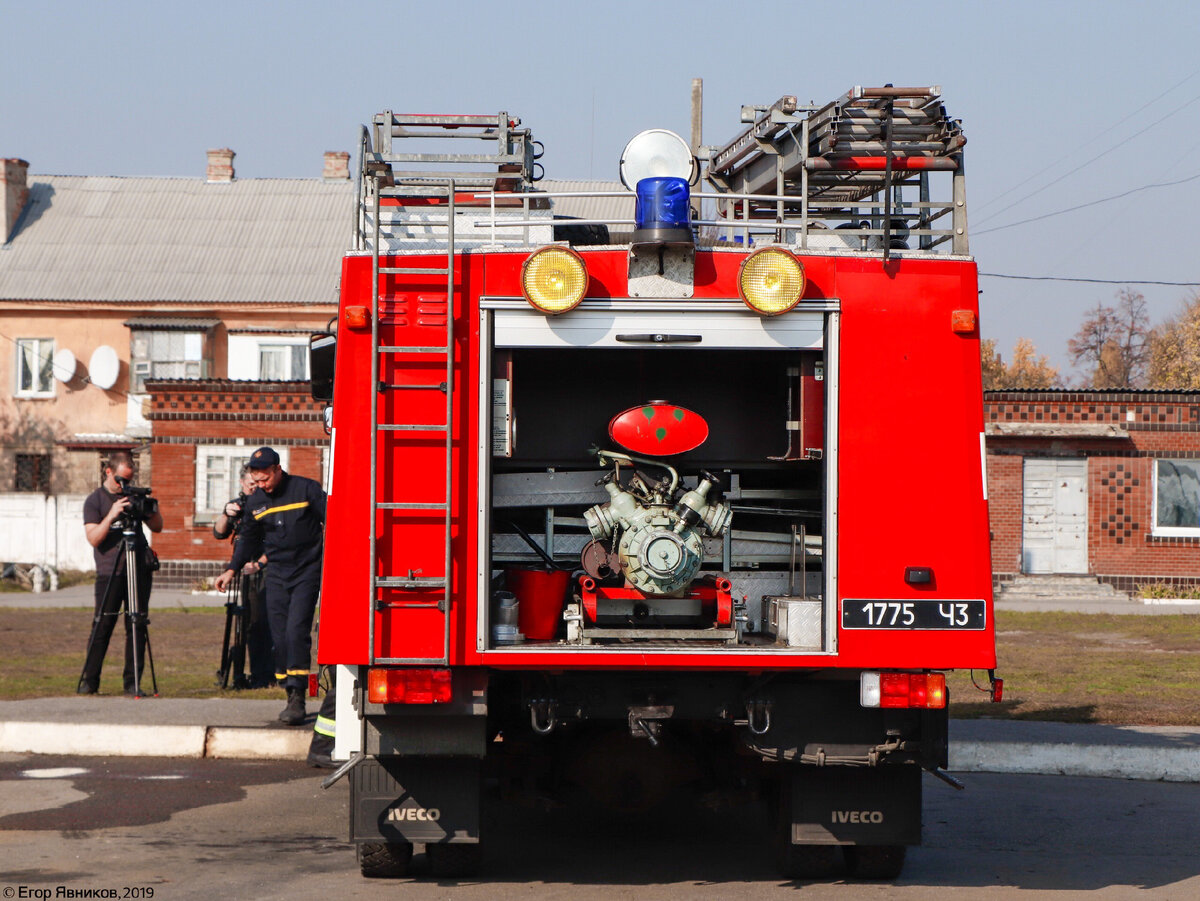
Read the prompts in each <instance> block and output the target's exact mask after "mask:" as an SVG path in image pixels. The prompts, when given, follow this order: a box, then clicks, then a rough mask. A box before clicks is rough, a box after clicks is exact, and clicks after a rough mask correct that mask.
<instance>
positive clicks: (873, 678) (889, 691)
mask: <svg viewBox="0 0 1200 901" xmlns="http://www.w3.org/2000/svg"><path fill="white" fill-rule="evenodd" d="M859 703H860V704H862V706H863V707H892V708H900V707H904V708H907V707H921V708H926V709H932V710H940V709H942V708H943V707H945V706H946V676H945V674H944V673H863V674H862V677H861V679H860V682H859Z"/></svg>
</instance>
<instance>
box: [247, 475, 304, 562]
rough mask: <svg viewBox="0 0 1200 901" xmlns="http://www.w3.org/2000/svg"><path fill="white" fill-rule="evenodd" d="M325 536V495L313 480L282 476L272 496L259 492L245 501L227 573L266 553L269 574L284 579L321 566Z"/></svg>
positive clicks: (260, 490)
mask: <svg viewBox="0 0 1200 901" xmlns="http://www.w3.org/2000/svg"><path fill="white" fill-rule="evenodd" d="M324 536H325V492H324V491H322V490H321V486H320V485H319V484H317V483H316V482H314V481H313V480H312V479H306V478H304V476H294V475H291V474H290V473H286V472H285V473H284V474H283V479H282V480H281V481H280V483H279V484H278V485H277V486H276V488H275V491H274V492H272V493H271V494H268V493H267V492H265V491H263V490H262V489H261V488H258V489H256V490H255V492H254V493H253V494H251V495H250V496H249V497H247V498H246V504H245V506H244V507H243V508H242V527H241V529H240V530H239V531H238V536H237V541H236V542H235V544H234V547H233V560H232V561H231V562H230V569H232V570H234V572H240V571H241V569H242V566H244V565H245V564H247V563H249V562H250V561H251V560H257V559H258V558H259V556H260V555H261V554H264V553H265V554H266V555H267V563H268V564H269V569H270V572H272V573H275V574H278V575H286V573H288V572H291V571H293V570H295V569H296V568H298V567H301V566H307V565H309V564H313V563H319V562H320V560H321V551H322V548H323V544H324Z"/></svg>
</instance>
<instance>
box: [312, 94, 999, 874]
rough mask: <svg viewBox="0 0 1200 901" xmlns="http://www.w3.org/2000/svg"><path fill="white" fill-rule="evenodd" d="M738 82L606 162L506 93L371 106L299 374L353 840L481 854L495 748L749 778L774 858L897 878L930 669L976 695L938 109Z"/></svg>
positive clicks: (917, 98)
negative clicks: (460, 102) (322, 471)
mask: <svg viewBox="0 0 1200 901" xmlns="http://www.w3.org/2000/svg"><path fill="white" fill-rule="evenodd" d="M742 113H743V117H742V121H743V122H744V123H746V127H745V128H744V130H743V131H742V132H741V133H740V134H738V135H737V136H736V137H735V138H734V139H733V140H732V141H730V142H729V143H728V144H726V145H725V146H723V147H706V146H704V145H702V144H701V142H700V138H699V135H698V134H694V135H693V137H692V140H691V141H690V142H689V141H685V140H683V139H682V138H680V137H679V136H677V135H675V134H673V133H671V132H668V131H663V130H659V129H653V130H650V131H647V132H643V133H642V134H640V135H638V136H636V137H635V138H634V139H633V140H631V141H630V142H629V144H628V146H627V147H626V149H625V152H624V153H623V155H622V159H621V161H620V166H619V169H620V174H621V178H622V182H623V183H624V187H623V188H620V189H619V190H618V189H617V186H616V185H615V184H614V186H613V188H612V189H611V190H606V191H596V190H594V188H595V185H594V184H593V185H591V186H590V187H591V188H592V190H590V191H583V190H578V189H576V190H570V189H569V188H570V187H571V186H570V185H569V184H568V183H558V184H557V185H551V184H550V183H539V182H540V181H541V179H540V176H541V173H542V166H541V163H539V162H537V160H538V159H539V158H540V156H541V146H540V144H539V143H538V142H535V141H534V140H533V139H532V136H531V134H530V132H529V130H528V129H525V128H522V127H521V123H520V121H519V120H518V119H516V118H514V117H512V116H510V115H508V114H507V113H500V114H498V115H493V116H465V115H464V116H451V115H401V114H397V113H394V112H391V111H386V112H383V113H381V114H379V115H377V116H375V117H374V118H373V120H372V123H371V125H370V126H364V128H363V130H362V138H361V147H360V152H359V159H360V162H361V165H360V167H359V169H358V174H357V181H358V201H357V208H356V213H355V222H354V241H353V247H352V249H351V250H350V251H349V252H348V253H347V254H346V256H345V258H344V260H343V265H342V276H341V289H340V292H341V298H340V306H339V312H338V316H337V322H336V329H332V328H331V332H330V334H328V335H321V336H314V346H313V378H314V394H315V395H316V396H319V397H324V398H327V399H331V400H332V405H331V408H330V409H329V410H327V422H328V425H329V429H330V433H331V460H332V465H331V475H330V484H329V504H328V521H327V526H326V556H325V568H324V583H323V587H322V598H323V601H322V613H321V623H320V636H319V653H318V656H319V660H320V662H321V663H322V664H324V665H328V666H331V667H334V668H335V669H336V673H337V695H336V696H337V730H336V731H337V738H336V750H335V754H334V757H335V760H340V761H344V763H343V764H342V766H341V768H340V769H339V770H338V772H336V773H334V774H333V776H332V777H331V780H336V779H337V778H340V777H341V776H342V775H348V777H349V779H350V791H351V795H350V797H351V802H350V836H351V838H352V840H353V841H354V842H355V844H356V847H357V851H358V859H359V862H360V865H361V869H362V872H363V874H364V875H366V876H382V875H400V874H403V873H405V872H407V870H408V867H409V863H410V860H411V858H412V855H413V848H414V845H417V846H422V845H423V846H424V848H425V852H426V854H427V856H428V861H429V866H430V868H431V870H432V872H433V873H435V874H455V873H466V872H469V871H472V870H475V869H477V868H479V867H480V865H481V863H482V861H483V856H482V847H483V846H482V844H481V842H482V841H483V839H484V836H483V835H482V834H481V813H480V807H481V798H482V796H483V789H482V786H483V785H485V784H486V785H488V786H489V787H490V786H498V787H499V788H498V790H499V791H501V792H503V793H514V794H515V793H525V794H529V795H535V796H538V797H542V798H545V797H547V796H550V797H553V796H556V795H558V794H559V793H560V792H561V791H562V789H563V788H564V786H568V785H569V786H574V787H584V788H585V789H586V790H588V791H590V792H591V793H592V794H593V795H594V796H595V798H597V799H600V800H603V801H607V802H608V803H610V804H615V805H616V806H617V807H619V808H622V809H626V810H639V809H643V808H645V807H648V806H651V805H653V804H655V803H656V802H659V801H662V800H664V799H665V798H667V797H669V796H670V793H671V791H672V790H673V789H674V788H677V787H680V786H681V785H683V784H684V783H686V790H687V791H689V792H692V794H693V796H696V795H697V794H698V793H701V792H710V791H712V792H726V793H727V792H737V793H740V794H742V795H744V796H746V797H748V798H749V797H751V796H753V797H757V798H762V799H765V800H766V801H767V803H766V804H765V805H764V806H765V807H767V808H769V810H770V811H771V814H770V819H771V821H770V823H769V828H770V829H771V831H772V835H773V837H774V844H775V847H776V850H777V857H778V860H779V863H780V866H781V867H782V869H783V870H784V872H785V873H787V874H788V875H791V876H793V877H803V876H815V875H821V874H825V873H829V872H831V871H832V870H833V869H834V868H838V867H845V868H846V869H848V870H849V872H850V873H851V874H852V875H856V876H858V877H862V878H889V877H893V876H895V875H897V874H898V873H899V872H900V868H901V866H902V864H903V860H904V852H905V848H906V846H908V845H912V844H917V843H918V842H919V841H920V832H921V797H922V773H923V772H929V773H933V774H935V775H940V776H942V778H944V779H946V780H947V781H950V782H953V780H952V779H951V778H950V777H949V776H946V775H945V774H944V773H941V769H942V768H944V767H945V766H946V765H947V722H948V717H947V691H946V680H945V671H947V670H950V669H971V670H982V671H987V673H988V676H987V678H988V688H987V690H990V692H991V694H992V696H993V697H996V695H997V694H998V688H999V682H998V680H996V679H995V678H994V668H995V639H994V629H993V621H992V592H991V584H992V583H991V565H990V558H989V548H988V517H987V485H986V481H985V476H984V445H983V434H982V432H983V429H982V421H983V417H982V397H981V386H980V365H979V328H978V303H977V296H976V295H977V291H976V269H975V264H974V262H973V261H972V259H971V258H970V256H969V255H968V247H967V227H966V223H967V217H966V206H965V188H964V180H963V157H962V149H963V145H964V144H965V139H964V137H963V134H962V129H961V124H960V122H959V121H958V120H955V119H952V118H950V117H949V116H948V115H947V113H946V111H945V108H944V106H943V104H942V101H941V97H940V89H938V88H935V87H928V88H897V87H892V86H888V87H884V88H861V87H856V88H854V89H852V90H851V91H849V92H847V93H846V94H845V95H844V96H842V97H840V98H838V99H837V100H836V101H834V102H832V103H829V104H826V105H824V106H819V107H817V106H813V107H804V106H801V105H798V104H797V103H796V99H795V98H794V97H791V96H785V97H783V98H781V99H780V100H779V101H778V102H776V103H775V104H773V105H771V106H769V107H767V106H763V107H747V108H744V109H743V111H742ZM696 131H698V128H696ZM467 140H470V141H471V142H472V143H471V144H465V143H464V141H467ZM464 146H466V147H469V148H471V152H463V147H464ZM480 147H482V148H483V149H482V150H479V149H478V148H480ZM576 187H578V186H576ZM555 188H557V189H558V190H555ZM489 791H490V788H489Z"/></svg>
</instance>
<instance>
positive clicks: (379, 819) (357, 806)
mask: <svg viewBox="0 0 1200 901" xmlns="http://www.w3.org/2000/svg"><path fill="white" fill-rule="evenodd" d="M350 777H351V782H350V838H351V840H352V841H358V842H378V841H384V842H391V843H396V842H418V843H422V844H434V843H475V842H478V841H479V782H480V761H479V760H478V759H477V758H470V757H441V758H438V757H384V758H374V759H371V760H365V761H363V762H362V763H361V764H359V766H357V767H355V768H354V769H353V770H351V771H350Z"/></svg>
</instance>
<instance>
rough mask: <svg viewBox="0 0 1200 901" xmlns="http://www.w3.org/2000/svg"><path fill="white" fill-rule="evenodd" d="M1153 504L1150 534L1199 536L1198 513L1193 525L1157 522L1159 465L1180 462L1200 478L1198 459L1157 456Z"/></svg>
mask: <svg viewBox="0 0 1200 901" xmlns="http://www.w3.org/2000/svg"><path fill="white" fill-rule="evenodd" d="M1153 462H1154V473H1153V475H1154V506H1153V510H1152V511H1151V515H1152V516H1153V517H1154V518H1153V520H1152V528H1151V532H1150V533H1151V534H1152V535H1154V536H1155V537H1159V538H1200V513H1198V521H1197V523H1196V525H1194V526H1160V525H1159V524H1158V479H1159V466H1160V464H1163V463H1166V464H1170V465H1172V466H1178V465H1180V464H1182V465H1183V466H1184V467H1186V468H1187V469H1188V470H1190V471H1191V473H1193V474H1194V475H1195V476H1197V477H1198V478H1200V460H1178V459H1174V458H1171V457H1159V458H1156V459H1155V460H1154V461H1153ZM1197 507H1198V509H1200V497H1198V500H1197Z"/></svg>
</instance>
